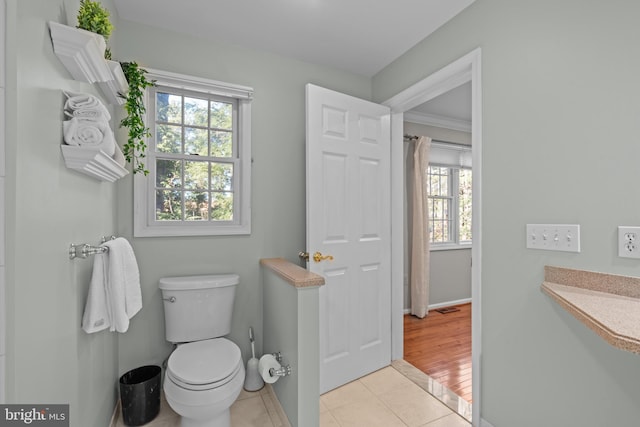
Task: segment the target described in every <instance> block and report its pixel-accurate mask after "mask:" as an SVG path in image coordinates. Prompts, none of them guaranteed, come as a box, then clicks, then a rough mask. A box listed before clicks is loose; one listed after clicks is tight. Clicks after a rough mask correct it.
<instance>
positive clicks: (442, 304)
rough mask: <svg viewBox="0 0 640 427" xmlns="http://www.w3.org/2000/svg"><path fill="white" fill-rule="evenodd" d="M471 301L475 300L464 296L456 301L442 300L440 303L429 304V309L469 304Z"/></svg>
mask: <svg viewBox="0 0 640 427" xmlns="http://www.w3.org/2000/svg"><path fill="white" fill-rule="evenodd" d="M470 302H473V301H472V299H471V298H463V299H457V300H454V301H446V302H440V303H438V304H429V307H428V308H429V310H435V309H436V308H440V307H451V306H452V305H460V304H468V303H470Z"/></svg>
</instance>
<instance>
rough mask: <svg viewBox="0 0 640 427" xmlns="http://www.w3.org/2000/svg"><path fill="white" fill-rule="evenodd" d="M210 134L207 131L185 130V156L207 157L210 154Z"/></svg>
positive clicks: (186, 128)
mask: <svg viewBox="0 0 640 427" xmlns="http://www.w3.org/2000/svg"><path fill="white" fill-rule="evenodd" d="M208 134H209V132H208V131H207V130H206V129H197V128H188V127H185V128H184V152H185V154H192V155H193V154H197V155H198V156H207V155H208V154H209V141H208V138H209V135H208Z"/></svg>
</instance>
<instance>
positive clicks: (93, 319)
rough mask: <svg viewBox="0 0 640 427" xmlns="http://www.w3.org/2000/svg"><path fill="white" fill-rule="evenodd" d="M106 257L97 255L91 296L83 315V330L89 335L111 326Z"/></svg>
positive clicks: (94, 262)
mask: <svg viewBox="0 0 640 427" xmlns="http://www.w3.org/2000/svg"><path fill="white" fill-rule="evenodd" d="M105 273H106V271H105V265H104V257H103V256H102V255H95V257H94V259H93V272H92V273H91V283H90V284H89V295H87V302H86V304H85V306H84V314H83V315H82V329H84V331H85V332H86V333H88V334H91V333H93V332H98V331H101V330H103V329H106V328H108V327H110V326H111V321H110V318H109V311H110V310H109V307H108V305H107V304H108V299H107V294H106V286H105V285H106V282H105V280H106V277H105Z"/></svg>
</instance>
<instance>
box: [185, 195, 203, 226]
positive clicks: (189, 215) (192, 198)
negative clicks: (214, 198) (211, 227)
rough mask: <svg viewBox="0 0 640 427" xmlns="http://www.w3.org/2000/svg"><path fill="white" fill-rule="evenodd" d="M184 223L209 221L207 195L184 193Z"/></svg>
mask: <svg viewBox="0 0 640 427" xmlns="http://www.w3.org/2000/svg"><path fill="white" fill-rule="evenodd" d="M184 212H185V215H184V219H185V221H207V220H208V219H209V193H205V192H200V191H198V192H196V191H185V192H184Z"/></svg>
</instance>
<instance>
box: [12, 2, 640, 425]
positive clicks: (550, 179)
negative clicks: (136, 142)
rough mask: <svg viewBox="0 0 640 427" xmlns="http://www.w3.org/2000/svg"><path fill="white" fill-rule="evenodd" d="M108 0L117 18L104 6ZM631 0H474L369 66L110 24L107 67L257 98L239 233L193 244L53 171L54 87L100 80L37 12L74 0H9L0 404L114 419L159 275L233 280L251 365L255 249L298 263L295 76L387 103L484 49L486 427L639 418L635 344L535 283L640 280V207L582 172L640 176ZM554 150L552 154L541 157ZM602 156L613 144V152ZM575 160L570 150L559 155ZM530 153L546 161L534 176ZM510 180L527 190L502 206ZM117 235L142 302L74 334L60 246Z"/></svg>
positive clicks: (299, 106)
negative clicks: (113, 330)
mask: <svg viewBox="0 0 640 427" xmlns="http://www.w3.org/2000/svg"><path fill="white" fill-rule="evenodd" d="M104 3H105V4H106V5H107V6H108V7H109V8H110V9H111V10H113V2H111V1H105V2H104ZM632 3H633V2H623V1H616V2H615V3H614V6H615V7H617V8H618V9H617V10H618V12H617V13H615V14H614V13H613V9H614V6H612V5H611V4H609V5H608V6H607V5H604V4H600V5H596V4H591V3H590V4H584V3H583V2H578V1H568V2H562V4H558V3H557V2H552V1H544V2H542V5H541V4H540V2H535V3H532V2H519V3H518V6H519V8H518V7H512V6H511V2H504V1H497V0H476V2H475V3H474V5H472V6H471V7H470V8H469V9H467V10H466V11H465V13H463V14H462V15H461V16H460V17H458V18H456V19H455V20H454V21H452V23H451V25H448V26H447V27H446V28H444V29H443V31H442V32H440V33H439V37H437V38H433V39H430V40H427V41H426V42H425V43H424V44H423V45H421V46H420V47H419V48H418V49H416V50H415V51H413V52H410V53H409V54H408V56H406V57H403V60H402V61H401V63H399V64H398V65H397V68H394V67H392V68H389V69H387V70H385V71H384V72H382V73H381V74H379V75H376V76H375V78H370V77H365V76H361V75H356V74H352V73H348V72H344V71H339V70H337V69H334V68H328V67H323V66H318V65H316V64H311V63H307V62H302V61H297V60H291V59H287V58H284V57H280V56H277V55H272V54H269V53H265V52H259V51H253V50H249V49H244V48H240V47H238V46H230V45H228V44H225V43H222V42H207V43H205V42H203V41H201V40H198V39H196V38H191V37H187V36H179V35H176V34H170V33H167V32H165V31H161V30H158V29H156V28H152V27H147V26H144V25H139V24H133V23H131V22H126V21H123V20H117V19H116V20H115V22H114V25H115V26H116V28H117V31H116V33H115V34H114V36H113V40H112V41H111V43H112V44H113V51H114V54H115V55H116V56H117V57H118V58H119V59H120V58H121V59H123V60H136V61H139V62H140V63H142V64H152V65H153V67H154V68H157V69H168V70H172V71H175V72H180V73H185V74H191V73H192V74H196V75H198V74H200V73H199V71H200V70H207V74H208V75H210V76H211V77H212V78H215V79H216V80H221V81H227V82H233V83H236V84H244V85H247V86H251V87H253V89H254V91H255V98H254V101H253V109H254V114H253V120H252V126H253V147H252V154H253V170H252V173H253V176H254V180H253V183H252V184H253V185H252V211H253V217H252V233H251V234H250V235H246V236H235V237H213V238H206V239H202V238H197V237H180V238H178V237H172V238H133V225H132V211H133V189H132V183H131V176H129V177H128V178H125V179H123V180H120V181H119V182H116V183H114V184H108V183H99V182H95V181H93V180H90V179H87V178H84V177H82V176H80V175H78V174H76V173H74V172H71V171H69V170H67V169H66V168H65V165H64V160H63V159H62V156H61V154H60V148H59V144H60V138H61V128H60V123H61V120H62V118H61V112H60V105H61V103H62V95H61V90H78V91H88V92H93V93H98V90H97V89H95V88H92V87H91V85H87V84H82V83H79V82H75V81H73V80H71V79H70V78H69V76H68V73H67V71H66V70H65V69H64V67H63V66H62V65H61V64H60V63H59V61H58V59H57V58H56V56H55V55H54V53H53V50H52V47H51V40H50V37H49V34H48V28H47V22H48V21H52V20H53V21H65V20H66V19H67V18H66V17H67V13H72V12H70V11H72V10H75V9H76V8H77V5H78V1H75V0H30V1H22V0H19V1H18V0H7V1H6V5H7V10H6V13H7V25H6V32H7V38H8V40H7V41H8V46H7V52H6V54H7V61H6V88H7V89H6V101H7V105H11V106H12V107H11V108H6V112H5V116H6V127H5V140H6V159H7V160H6V176H7V178H6V186H7V187H6V193H5V196H4V199H5V207H6V212H5V221H6V227H5V239H6V247H7V248H10V250H7V251H6V265H7V269H6V283H7V286H6V295H5V301H6V302H7V303H6V319H7V328H6V343H7V348H6V383H5V390H6V396H7V397H9V398H10V399H11V401H13V402H24V401H30V402H33V401H38V402H49V403H70V405H71V416H72V417H73V419H74V420H81V421H79V424H78V425H92V420H96V419H98V420H107V421H108V420H109V419H110V417H111V414H112V412H113V408H114V405H115V402H116V396H117V391H116V387H115V381H116V379H117V378H118V375H119V374H121V373H123V372H126V371H127V370H129V369H132V368H135V367H137V366H139V365H140V364H141V363H157V364H159V363H161V362H162V361H163V360H164V358H165V357H166V355H167V354H168V353H169V351H170V349H171V347H170V345H169V344H168V343H167V342H166V341H165V339H164V335H163V326H162V325H163V311H162V303H161V298H160V292H159V290H158V287H157V283H158V279H159V278H161V277H164V276H168V275H183V274H199V273H216V272H229V271H234V272H237V273H238V274H240V283H241V284H240V286H239V287H238V289H237V295H236V303H235V313H234V319H233V323H232V332H231V337H232V339H234V341H236V342H237V343H238V345H239V346H240V347H241V349H242V351H243V356H244V357H245V359H246V358H247V356H248V355H249V342H248V339H247V329H248V328H249V326H253V327H254V328H255V329H256V337H257V340H258V342H257V348H259V349H260V348H261V347H262V345H263V343H262V342H261V341H260V340H261V339H262V334H261V331H260V329H259V328H260V323H261V318H262V299H263V290H262V288H261V286H260V280H261V279H260V267H259V264H258V260H259V259H261V258H264V257H276V256H282V257H286V258H288V259H295V257H296V256H297V253H298V252H299V251H300V250H303V249H306V248H304V242H305V235H304V234H305V231H304V230H305V223H304V222H305V219H304V218H305V207H304V198H305V185H304V176H305V174H304V157H305V149H304V135H305V130H304V85H305V84H306V83H309V82H312V83H315V84H318V85H320V86H325V87H330V88H332V89H334V90H337V91H340V92H344V93H347V94H351V95H354V96H357V97H361V98H365V99H375V100H377V101H379V102H381V101H384V100H386V99H388V98H390V97H392V96H394V95H395V94H396V93H399V92H400V91H401V90H403V89H404V88H405V87H408V86H410V85H411V84H412V83H413V82H415V81H418V80H420V79H421V78H424V77H425V76H427V75H429V74H431V73H433V72H435V71H437V70H438V69H440V68H441V67H443V66H445V65H446V64H448V63H450V62H451V61H453V60H455V59H456V58H459V57H461V56H463V55H465V54H466V53H468V52H470V51H471V50H473V49H475V48H476V47H478V46H479V45H481V46H482V48H483V91H484V96H485V104H484V115H485V117H486V119H485V120H484V121H483V132H485V135H484V141H485V151H484V153H483V154H484V161H485V162H486V163H485V164H483V170H484V171H485V172H486V175H483V177H482V178H483V188H484V189H485V192H484V193H483V209H484V210H483V215H484V217H483V218H484V221H485V222H484V225H485V228H484V229H483V237H484V238H485V239H486V240H485V246H484V247H483V248H482V250H483V252H482V253H483V258H482V259H481V260H478V262H481V263H482V266H483V270H482V271H483V298H482V303H483V324H482V326H483V332H484V335H483V343H482V350H483V354H482V357H483V364H482V371H483V380H484V381H485V382H484V383H483V396H482V398H483V399H484V400H483V403H482V413H483V418H485V419H487V420H488V421H490V422H491V423H492V424H493V425H494V426H496V427H501V426H510V425H519V426H523V427H524V426H526V427H528V426H537V425H545V423H544V421H545V420H546V419H548V418H545V417H546V416H547V417H552V418H553V419H555V420H559V421H558V422H560V423H562V424H555V425H558V426H560V425H562V426H571V425H581V426H590V427H591V426H593V427H597V426H601V425H608V424H610V423H611V424H616V425H622V426H627V425H628V426H631V425H634V423H635V422H636V421H637V419H638V418H639V417H640V409H639V408H638V405H637V398H638V396H639V395H640V386H639V384H640V374H639V373H638V372H639V370H638V369H637V366H638V361H639V360H640V359H638V356H637V355H635V354H631V353H626V352H621V351H619V350H616V349H614V348H611V347H610V346H608V345H607V344H606V343H604V342H602V340H601V339H600V338H599V337H597V336H595V334H593V333H592V332H591V331H588V330H586V329H585V328H583V327H582V325H581V324H579V323H578V322H575V321H574V320H573V319H572V318H571V317H570V316H569V315H567V314H566V313H564V312H563V311H562V310H561V309H560V308H558V307H556V306H554V305H553V304H554V303H553V302H551V301H549V300H548V299H547V298H545V297H544V296H543V295H541V293H540V291H539V285H540V283H541V282H542V271H543V266H544V265H546V264H556V265H557V264H560V265H563V266H572V267H576V268H582V269H589V270H597V271H608V272H616V273H619V274H628V275H637V274H638V264H637V263H633V262H632V261H629V260H621V259H618V258H616V257H615V256H614V255H613V253H614V252H613V250H614V245H615V244H614V230H615V227H616V226H617V225H621V224H624V223H628V224H636V225H637V222H638V217H637V212H638V211H639V210H640V202H638V200H637V198H636V197H628V196H629V189H628V188H624V187H625V186H624V185H619V186H618V185H614V186H604V185H603V184H601V183H599V182H597V181H595V175H599V176H602V175H604V174H610V175H613V177H614V178H615V180H616V182H638V180H639V179H640V178H639V177H638V172H637V171H638V169H637V168H636V167H635V166H634V165H633V164H632V163H631V159H634V158H637V156H638V147H640V145H639V144H638V143H637V135H638V133H639V131H640V130H639V129H638V126H637V123H638V120H637V118H638V116H639V115H640V111H639V110H640V108H638V106H637V102H636V100H637V96H636V95H637V93H638V91H640V86H639V85H638V81H637V78H636V76H635V74H637V73H635V74H634V72H632V70H634V69H637V67H638V66H639V61H638V59H637V58H636V56H635V55H633V54H630V52H632V51H633V49H634V48H635V47H629V48H628V50H625V49H624V48H619V46H629V40H638V39H640V34H639V32H638V31H639V30H638V29H637V23H636V22H635V18H636V17H637V16H639V15H640V10H639V6H638V5H636V4H632ZM550 10H553V13H549V11H550ZM577 11H580V13H579V14H578V13H577ZM578 15H579V16H581V17H582V18H581V19H582V20H581V21H579V22H576V21H575V19H576V17H577V16H578ZM603 17H607V18H611V19H610V21H607V20H605V19H603ZM625 17H626V18H625ZM541 23H545V24H544V25H543V27H544V28H541V26H540V24H541ZM569 33H570V34H569ZM543 36H544V37H543ZM558 39H560V40H563V42H564V43H557V40H558ZM131 40H135V41H136V42H135V43H132V42H130V41H131ZM443 40H444V41H443ZM185 45H186V46H189V49H184V46H185ZM613 47H615V48H613ZM594 48H597V49H598V55H599V56H598V57H597V58H595V59H594V57H593V55H592V49H594ZM425 51H427V52H425ZM167 52H170V53H171V54H170V55H168V54H167ZM198 52H207V53H208V54H207V55H201V54H198ZM425 58H428V59H425ZM538 59H544V61H538ZM600 59H602V60H600ZM283 69H286V70H287V73H282V70H283ZM602 81H606V88H605V87H603V86H602V85H603V83H602ZM523 82H527V83H526V84H524V83H523ZM532 82H539V83H536V84H534V83H532ZM592 88H595V89H594V90H590V89H592ZM550 100H554V101H553V102H550ZM611 106H616V107H618V108H611ZM34 117H37V118H38V120H37V126H35V125H34ZM531 117H535V119H536V120H535V124H532V123H531V120H530V118H531ZM283 118H286V119H283ZM119 132H123V131H121V130H120V131H119ZM122 136H123V134H119V137H122ZM603 141H606V146H607V149H606V150H605V149H603V145H602V144H603ZM587 143H588V144H587ZM557 147H561V154H562V156H563V157H562V158H561V159H550V158H549V155H548V153H550V152H553V150H555V149H557ZM585 147H587V148H585ZM610 152H617V153H619V154H620V155H619V157H618V158H617V160H616V159H614V158H613V156H609V153H610ZM570 156H574V157H573V158H574V159H575V161H565V160H566V159H567V158H568V157H570ZM525 160H526V161H525ZM536 162H539V163H543V162H550V163H549V164H548V167H545V170H546V173H545V174H541V173H540V171H539V169H538V168H537V166H535V165H534V164H535V163H536ZM544 164H545V165H547V163H544ZM559 170H562V173H560V172H558V171H559ZM594 171H595V172H597V173H594ZM505 174H506V175H507V176H508V177H509V179H508V180H505ZM43 177H45V178H43ZM555 186H557V187H555ZM554 188H556V189H554ZM518 189H520V190H522V191H525V192H527V194H530V195H531V196H530V197H528V198H523V201H522V203H517V204H513V203H508V202H509V200H507V199H509V197H508V195H509V194H512V193H513V192H515V191H516V190H518ZM593 189H596V190H598V194H599V195H600V196H602V197H604V200H605V201H606V202H607V203H608V204H609V206H611V205H615V206H618V204H617V203H618V202H617V201H618V200H625V203H627V205H625V206H627V208H626V209H628V210H627V212H628V213H617V214H612V213H611V210H610V209H609V208H608V207H603V205H602V203H601V202H600V201H598V200H596V198H594V197H593ZM543 190H544V191H543ZM568 197H570V199H569V200H570V203H568V202H567V200H568V199H567V198H568ZM541 200H542V201H543V202H541V203H540V204H538V202H537V201H541ZM536 221H547V222H555V221H566V222H580V223H581V225H582V227H583V230H584V233H585V239H586V240H585V242H584V247H583V252H582V253H581V254H577V255H573V254H571V255H566V254H552V255H549V254H547V253H541V252H536V251H527V250H525V249H524V237H525V236H524V224H526V223H527V222H536ZM111 234H113V235H118V236H122V237H125V238H127V239H130V240H131V242H132V243H133V245H134V248H135V250H136V255H137V258H138V263H139V265H140V268H141V271H142V273H143V274H142V288H143V289H142V292H143V299H144V301H145V303H144V306H143V309H142V311H141V312H140V314H139V315H138V316H137V317H136V318H134V319H135V321H134V322H132V324H131V327H130V330H129V332H127V333H126V334H122V335H116V334H107V333H104V334H95V335H87V334H85V333H84V332H83V331H82V330H81V329H80V327H79V325H80V321H81V318H82V312H83V308H84V302H85V297H86V283H87V280H88V278H89V276H90V270H91V263H90V262H87V261H82V260H78V261H73V262H70V261H69V259H68V257H67V253H66V251H67V248H68V246H69V244H70V243H74V242H75V243H79V242H88V243H92V244H96V243H99V240H100V237H101V236H103V235H111ZM475 262H476V260H475V259H474V263H475ZM523 384H526V387H525V386H523ZM594 385H597V386H594ZM474 400H475V399H474ZM614 402H615V404H614ZM540 408H545V410H544V411H540ZM612 420H614V421H612ZM574 422H575V423H574ZM105 424H106V423H105ZM546 425H552V426H553V425H554V424H553V423H548V424H546Z"/></svg>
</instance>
